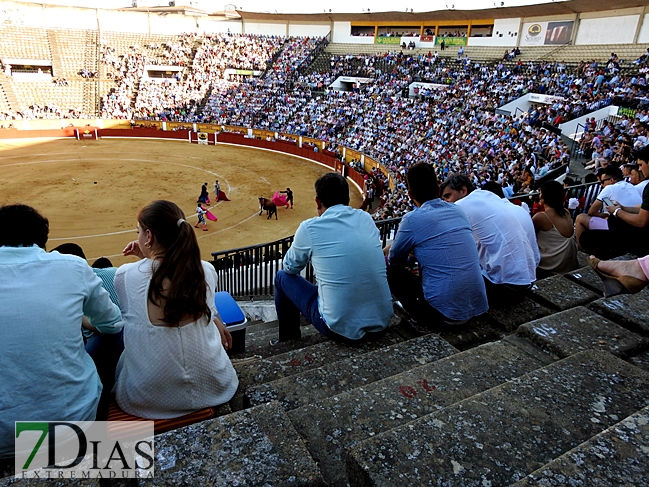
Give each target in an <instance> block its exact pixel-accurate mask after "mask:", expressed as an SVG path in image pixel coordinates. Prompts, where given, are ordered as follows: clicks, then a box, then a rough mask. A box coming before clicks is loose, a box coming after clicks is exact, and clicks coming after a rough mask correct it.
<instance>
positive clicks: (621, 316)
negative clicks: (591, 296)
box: [588, 288, 649, 336]
mask: <svg viewBox="0 0 649 487" xmlns="http://www.w3.org/2000/svg"><path fill="white" fill-rule="evenodd" d="M588 308H590V309H592V310H593V311H595V312H596V313H599V314H601V315H602V316H605V317H607V318H608V319H610V320H612V321H615V322H616V323H619V324H620V325H622V326H623V327H625V328H628V329H629V330H633V331H635V332H637V333H640V334H641V335H644V336H649V288H645V289H643V290H642V291H640V292H639V293H638V294H620V295H618V296H612V297H610V298H602V299H598V300H597V301H595V302H593V303H590V305H588Z"/></svg>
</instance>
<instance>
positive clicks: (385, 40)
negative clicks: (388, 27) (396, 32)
mask: <svg viewBox="0 0 649 487" xmlns="http://www.w3.org/2000/svg"><path fill="white" fill-rule="evenodd" d="M374 44H390V45H395V44H396V45H399V44H401V37H384V36H378V37H375V38H374Z"/></svg>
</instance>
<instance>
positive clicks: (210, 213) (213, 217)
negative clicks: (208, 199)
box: [205, 210, 218, 222]
mask: <svg viewBox="0 0 649 487" xmlns="http://www.w3.org/2000/svg"><path fill="white" fill-rule="evenodd" d="M205 216H206V217H207V219H208V220H212V221H213V222H215V221H216V220H218V218H216V215H214V213H212V212H211V211H209V210H206V211H205Z"/></svg>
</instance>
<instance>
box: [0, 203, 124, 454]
mask: <svg viewBox="0 0 649 487" xmlns="http://www.w3.org/2000/svg"><path fill="white" fill-rule="evenodd" d="M0 228H2V231H1V232H0V323H2V324H3V325H6V326H3V337H2V341H0V366H1V367H2V376H3V379H2V381H0V398H2V399H1V400H0V458H7V457H11V456H13V455H14V437H15V435H14V422H15V421H24V420H27V419H32V420H36V419H44V418H49V419H52V420H57V421H93V420H94V419H95V415H96V411H97V405H98V403H99V397H100V394H101V391H102V384H101V382H100V380H99V376H98V375H97V370H96V369H95V364H94V363H93V361H92V359H91V358H90V356H89V355H88V354H87V353H86V351H85V349H84V343H83V337H82V335H81V332H80V329H79V328H80V327H81V325H82V318H83V317H84V315H85V316H86V317H88V320H89V321H90V322H91V323H92V327H93V328H94V329H96V330H99V331H101V332H103V333H117V332H119V331H120V330H121V327H122V323H121V321H120V318H121V316H120V312H119V308H118V307H117V306H115V305H114V304H113V303H111V301H110V297H109V295H108V292H106V290H105V289H104V288H103V287H102V284H101V280H100V279H99V278H98V277H97V276H96V275H95V274H94V273H93V272H92V270H91V269H90V266H88V264H87V263H86V262H85V261H84V260H82V259H80V258H78V257H75V256H72V255H63V254H59V253H58V252H51V253H47V252H45V244H46V243H47V238H48V233H49V223H48V220H47V219H46V218H44V217H43V216H41V215H40V214H39V213H38V212H37V211H36V210H35V209H34V208H31V207H29V206H25V205H10V206H3V207H1V208H0Z"/></svg>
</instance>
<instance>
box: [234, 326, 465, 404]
mask: <svg viewBox="0 0 649 487" xmlns="http://www.w3.org/2000/svg"><path fill="white" fill-rule="evenodd" d="M456 352H457V350H456V349H455V348H453V347H452V346H451V345H449V344H448V342H446V341H445V340H443V339H441V338H439V337H437V336H435V335H424V336H422V337H419V338H413V339H412V340H407V341H405V342H400V343H396V344H394V345H390V346H387V347H385V348H380V349H378V350H374V351H371V352H367V353H360V354H358V355H354V356H352V357H349V358H347V359H343V360H340V361H337V362H328V363H326V365H323V366H321V367H318V368H315V369H311V370H308V371H306V372H302V373H298V374H295V375H291V376H289V377H285V378H282V379H277V380H275V381H272V382H268V383H266V384H259V385H254V386H252V387H248V388H247V389H246V392H245V398H246V400H247V401H246V402H245V403H246V404H247V405H252V406H256V405H259V404H264V403H267V402H271V401H275V400H276V401H279V403H280V404H281V405H282V407H284V409H285V410H287V411H288V410H291V409H295V408H298V407H300V406H305V405H308V404H312V403H316V402H318V401H320V400H322V399H326V398H327V397H330V396H333V395H335V394H338V393H341V392H345V391H348V390H350V389H354V388H356V387H361V386H363V385H366V384H368V383H372V382H375V381H377V380H380V379H383V378H385V377H389V376H392V375H395V374H399V373H401V372H404V371H407V370H409V369H412V368H414V367H418V366H421V365H424V364H428V363H431V362H436V361H437V360H440V359H442V358H444V357H446V356H448V355H453V354H455V353H456ZM306 357H309V359H310V358H311V357H310V355H308V352H307V353H305V360H307V359H306ZM328 358H329V357H327V359H328Z"/></svg>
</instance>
